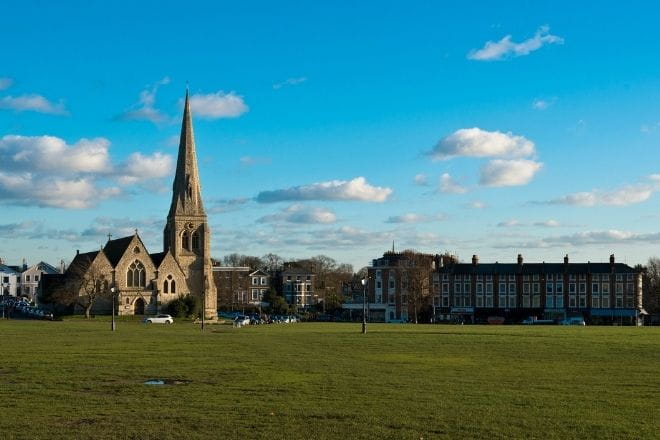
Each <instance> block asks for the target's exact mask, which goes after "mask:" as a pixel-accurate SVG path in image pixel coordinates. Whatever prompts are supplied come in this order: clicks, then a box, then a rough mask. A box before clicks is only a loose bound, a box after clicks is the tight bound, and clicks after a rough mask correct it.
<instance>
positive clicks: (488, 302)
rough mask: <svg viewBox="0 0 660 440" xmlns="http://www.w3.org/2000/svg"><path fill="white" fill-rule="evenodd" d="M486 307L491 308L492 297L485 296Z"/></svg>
mask: <svg viewBox="0 0 660 440" xmlns="http://www.w3.org/2000/svg"><path fill="white" fill-rule="evenodd" d="M486 307H491V308H492V307H493V297H492V296H487V297H486Z"/></svg>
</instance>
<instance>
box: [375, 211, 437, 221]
mask: <svg viewBox="0 0 660 440" xmlns="http://www.w3.org/2000/svg"><path fill="white" fill-rule="evenodd" d="M446 219H447V216H446V215H445V214H436V215H424V214H415V213H413V212H410V213H407V214H403V215H395V216H391V217H389V218H388V219H387V220H386V221H385V223H405V224H410V223H428V222H434V221H442V220H446Z"/></svg>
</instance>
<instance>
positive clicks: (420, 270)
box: [401, 250, 433, 324]
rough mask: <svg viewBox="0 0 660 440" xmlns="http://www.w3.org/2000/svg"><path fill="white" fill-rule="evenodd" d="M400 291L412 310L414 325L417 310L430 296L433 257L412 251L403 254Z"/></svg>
mask: <svg viewBox="0 0 660 440" xmlns="http://www.w3.org/2000/svg"><path fill="white" fill-rule="evenodd" d="M403 254H404V255H405V256H406V259H405V260H404V261H403V262H402V263H403V267H402V270H401V278H402V280H401V281H402V289H403V291H404V292H405V294H406V295H407V299H408V301H407V302H408V305H409V306H410V307H412V309H413V319H414V322H415V324H417V323H418V322H419V317H418V314H419V310H420V308H421V307H422V306H423V305H424V304H426V302H427V301H428V298H429V297H430V296H431V288H430V286H431V272H432V263H433V257H432V256H431V255H426V254H420V253H419V252H415V251H412V250H406V251H404V252H403Z"/></svg>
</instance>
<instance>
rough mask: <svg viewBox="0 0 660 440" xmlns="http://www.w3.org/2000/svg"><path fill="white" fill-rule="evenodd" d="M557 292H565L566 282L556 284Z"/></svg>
mask: <svg viewBox="0 0 660 440" xmlns="http://www.w3.org/2000/svg"><path fill="white" fill-rule="evenodd" d="M555 293H564V283H557V284H555Z"/></svg>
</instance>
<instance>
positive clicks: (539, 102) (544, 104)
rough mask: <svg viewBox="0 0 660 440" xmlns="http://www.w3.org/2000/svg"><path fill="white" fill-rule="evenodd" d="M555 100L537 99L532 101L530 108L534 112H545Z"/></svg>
mask: <svg viewBox="0 0 660 440" xmlns="http://www.w3.org/2000/svg"><path fill="white" fill-rule="evenodd" d="M555 100H556V99H555V98H552V99H540V98H537V99H535V100H534V101H532V108H533V109H534V110H545V109H547V108H548V107H550V106H551V105H552V104H554V103H555Z"/></svg>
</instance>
